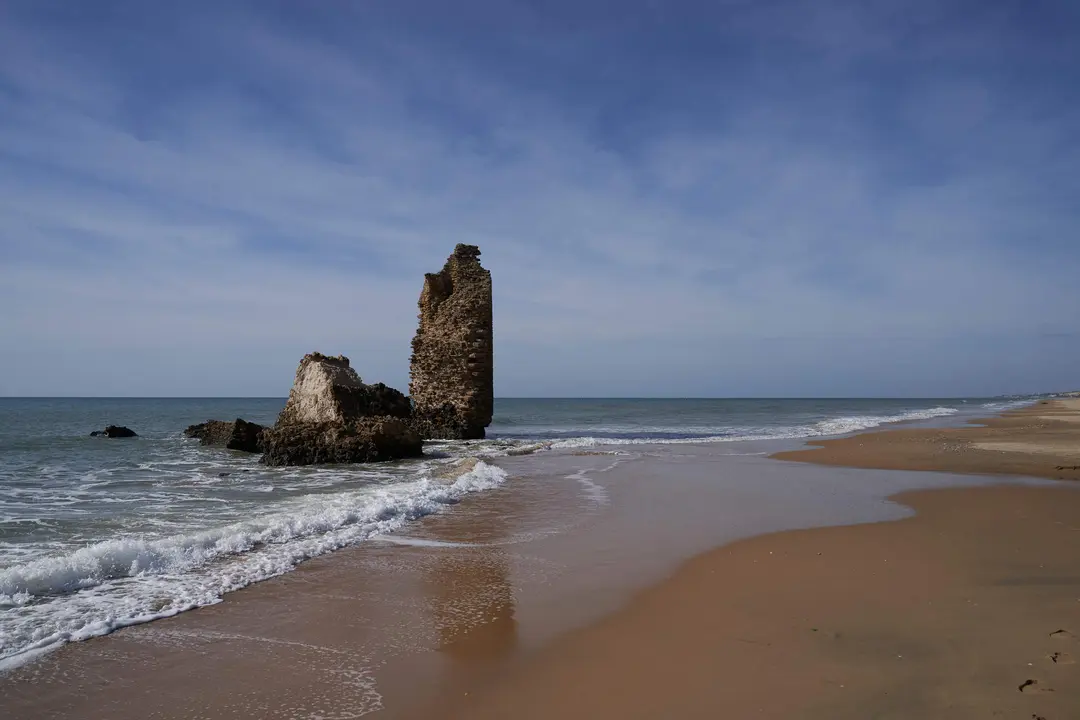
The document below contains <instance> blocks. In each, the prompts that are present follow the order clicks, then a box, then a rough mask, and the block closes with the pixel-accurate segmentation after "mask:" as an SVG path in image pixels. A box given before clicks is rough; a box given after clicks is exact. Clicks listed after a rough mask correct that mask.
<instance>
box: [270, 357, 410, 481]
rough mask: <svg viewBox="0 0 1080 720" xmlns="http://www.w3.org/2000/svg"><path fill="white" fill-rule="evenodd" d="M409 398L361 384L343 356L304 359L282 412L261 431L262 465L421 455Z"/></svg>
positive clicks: (368, 460) (364, 460)
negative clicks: (410, 416)
mask: <svg viewBox="0 0 1080 720" xmlns="http://www.w3.org/2000/svg"><path fill="white" fill-rule="evenodd" d="M411 410H412V407H411V404H410V403H409V399H408V398H407V397H405V395H403V394H402V393H400V392H399V391H397V390H394V389H393V388H390V387H387V386H386V385H383V384H382V383H378V384H375V385H366V384H364V382H363V381H362V380H361V379H360V376H359V375H357V374H356V371H355V370H353V369H352V367H351V366H350V364H349V359H348V358H347V357H345V356H344V355H338V356H336V357H334V356H328V355H323V354H322V353H311V354H309V355H305V356H304V358H303V359H302V360H301V361H300V367H299V368H297V370H296V379H295V380H294V381H293V387H292V390H290V391H289V400H288V402H286V403H285V409H283V410H282V411H281V414H280V415H279V416H278V420H277V423H276V424H275V425H274V427H272V428H267V429H266V430H264V431H263V433H262V447H263V458H262V460H263V462H264V463H266V464H267V465H313V464H318V463H354V462H375V461H380V460H394V459H398V458H407V457H420V456H421V455H422V454H423V451H422V449H421V440H420V436H419V435H418V434H417V433H416V432H415V431H414V430H413V429H412V428H411V427H410V426H409V425H408V423H407V420H408V418H409V415H410V414H411Z"/></svg>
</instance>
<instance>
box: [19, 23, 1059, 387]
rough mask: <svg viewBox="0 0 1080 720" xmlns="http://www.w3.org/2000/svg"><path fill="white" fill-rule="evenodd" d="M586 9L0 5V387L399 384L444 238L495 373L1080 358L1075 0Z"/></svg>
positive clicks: (1048, 380)
mask: <svg viewBox="0 0 1080 720" xmlns="http://www.w3.org/2000/svg"><path fill="white" fill-rule="evenodd" d="M579 5H580V4H575V12H576V11H577V10H581V12H580V13H578V14H569V13H564V12H563V10H562V9H561V7H560V5H559V4H555V5H552V6H551V7H550V8H548V9H547V10H545V11H544V12H540V11H538V10H535V9H530V8H529V6H526V5H515V4H510V3H505V4H504V3H500V4H499V6H498V9H493V8H488V7H484V8H481V7H480V5H470V4H468V3H466V4H465V5H463V6H460V7H458V8H457V9H456V10H455V16H454V17H453V18H451V17H449V16H446V17H444V16H443V15H441V13H442V12H443V10H440V9H439V8H438V7H435V6H425V5H422V4H418V3H404V4H401V5H400V7H398V8H397V9H396V10H391V9H389V6H388V5H379V4H358V5H354V6H349V7H337V8H334V9H329V8H323V9H315V8H306V9H304V10H303V11H301V10H299V9H298V7H297V6H286V7H277V8H276V9H272V8H274V7H275V6H273V5H272V4H265V5H263V4H260V5H250V6H249V5H245V4H239V3H237V4H228V6H227V7H225V8H222V7H219V6H218V5H217V4H214V5H203V4H201V3H189V4H185V5H184V6H183V7H182V8H180V7H179V6H178V7H176V8H172V9H169V10H168V11H167V12H168V13H170V16H168V17H164V16H162V15H161V14H160V13H162V12H166V11H165V10H162V9H160V8H157V9H154V10H151V9H149V8H147V7H143V6H142V5H139V4H135V5H129V4H123V3H116V4H113V3H100V4H96V5H95V6H94V7H93V8H79V9H76V8H73V7H70V6H67V5H66V4H62V3H61V4H52V3H29V2H26V3H8V8H7V10H6V11H5V12H6V15H4V16H3V22H0V303H2V306H3V307H4V308H5V312H3V313H0V338H3V343H0V345H2V346H3V348H4V349H3V350H0V377H2V378H3V380H2V381H0V393H11V394H69V393H70V394H201V393H211V394H283V393H284V392H285V391H286V390H287V385H288V381H289V378H290V377H291V370H292V367H293V366H294V364H295V362H296V361H297V359H298V358H299V356H300V355H301V354H302V353H303V352H307V351H309V350H311V349H316V348H318V349H322V350H324V351H327V352H339V351H342V352H346V353H347V354H350V355H351V356H353V357H354V361H355V364H357V365H358V366H359V367H360V370H361V372H362V374H364V375H365V376H368V377H371V378H372V379H379V380H386V381H388V382H391V383H394V384H397V385H399V386H403V385H405V384H406V380H405V375H406V372H407V355H408V338H409V336H410V335H411V333H412V330H413V327H414V323H415V302H416V297H417V295H418V292H419V284H420V283H419V280H420V276H421V275H420V274H421V273H422V272H425V271H430V270H434V269H436V268H437V267H438V266H439V265H440V264H441V262H442V261H443V259H444V258H445V256H446V255H447V253H448V252H449V250H450V249H451V248H452V247H453V245H454V244H455V243H457V242H471V243H476V244H479V245H480V246H481V247H482V249H483V251H484V256H483V259H484V261H485V263H486V264H487V265H488V266H489V267H491V268H492V270H493V272H494V274H495V283H496V323H497V334H498V337H499V348H498V350H499V352H498V358H497V383H498V387H497V392H498V393H499V394H503V395H521V394H534V393H537V394H588V395H604V394H631V395H640V394H764V393H769V392H770V389H775V390H772V392H776V393H782V394H790V393H796V394H817V393H824V392H829V393H840V394H856V393H876V394H891V393H907V394H912V393H914V394H919V393H926V394H941V393H948V392H950V388H955V391H952V392H956V393H959V394H962V393H968V392H998V391H1002V392H1003V391H1009V390H1026V389H1035V388H1040V387H1042V388H1048V387H1053V386H1055V385H1060V384H1067V383H1073V384H1080V376H1078V375H1077V373H1078V372H1080V362H1074V363H1073V364H1072V365H1071V366H1067V363H1062V362H1061V361H1060V360H1059V359H1058V358H1059V357H1060V356H1061V355H1062V353H1065V354H1069V353H1073V357H1074V359H1075V357H1076V356H1077V355H1076V354H1077V352H1078V351H1080V346H1077V345H1076V343H1075V337H1074V336H1072V335H1069V333H1071V332H1073V331H1074V329H1075V323H1076V318H1077V317H1080V289H1078V287H1077V284H1076V283H1075V282H1073V281H1072V280H1071V279H1069V278H1067V277H1064V276H1063V275H1064V270H1065V269H1066V268H1068V267H1075V266H1077V264H1078V261H1080V249H1078V248H1080V243H1077V242H1076V236H1077V235H1076V234H1077V228H1078V226H1080V225H1078V211H1077V209H1076V208H1077V207H1078V206H1077V204H1076V202H1075V199H1076V198H1077V197H1078V196H1080V178H1078V177H1077V176H1076V175H1075V168H1076V167H1080V145H1078V142H1077V138H1076V135H1075V130H1074V129H1073V128H1075V127H1077V126H1080V122H1078V121H1080V97H1078V91H1077V90H1075V88H1076V87H1080V83H1072V80H1077V79H1078V78H1076V77H1075V76H1076V75H1077V70H1076V69H1075V68H1077V67H1080V57H1077V51H1075V50H1072V49H1070V46H1069V44H1068V43H1067V41H1066V36H1063V35H1061V34H1060V25H1061V24H1063V23H1069V22H1073V23H1076V21H1077V18H1076V17H1075V13H1073V14H1069V12H1070V11H1068V8H1063V9H1061V13H1062V15H1061V17H1043V18H1042V19H1041V21H1039V22H1036V21H1035V20H1034V19H1032V18H1030V17H1027V18H1026V19H1025V23H1020V24H1019V25H1018V24H1017V22H1016V21H1015V18H1014V17H1013V16H1012V15H1010V14H1009V13H1002V12H1001V11H995V12H987V13H981V14H977V15H975V16H970V15H963V13H961V10H962V9H963V8H962V7H961V5H960V4H956V3H933V4H931V3H927V4H926V5H925V7H922V8H921V9H920V12H908V11H906V10H905V11H904V12H901V10H903V8H902V7H901V5H900V4H898V3H892V2H883V3H877V4H873V5H865V4H852V3H841V2H830V3H813V4H810V3H770V4H763V3H743V2H730V3H724V4H720V5H716V6H715V7H711V8H710V9H708V10H705V9H702V8H700V7H698V8H697V9H693V8H691V7H690V6H689V5H687V6H686V7H684V8H678V9H675V8H674V7H669V6H668V5H664V6H663V7H661V6H658V5H655V4H653V5H649V4H645V5H642V6H641V7H640V8H633V7H626V8H624V6H623V5H620V6H619V7H620V12H619V14H618V18H619V19H618V21H615V19H614V18H613V16H612V15H611V12H612V8H610V7H606V6H605V5H603V4H597V5H595V6H592V5H588V6H587V7H585V8H579V7H578V6H579ZM856 6H857V8H856ZM395 7H396V6H395ZM853 9H858V12H853ZM419 11H425V12H427V11H430V14H431V15H432V16H433V17H428V18H425V16H424V14H423V13H421V12H419ZM1031 12H1034V11H1031ZM396 13H399V14H396ZM808 13H809V14H808ZM574 18H578V20H579V21H580V25H575V24H574V22H573V19H574ZM436 20H438V21H439V22H441V21H442V20H445V23H444V24H442V25H440V24H439V22H436ZM961 20H963V22H961ZM604 21H607V22H604ZM1073 27H1074V28H1075V27H1080V23H1077V24H1074V25H1073ZM1054 28H1057V29H1054ZM1003 54H1004V55H1005V56H1006V57H1004V58H1003V57H1002V55H1003ZM1006 69H1007V70H1006ZM8 308H10V311H8V310H7V309H8ZM1050 336H1055V337H1057V339H1055V340H1054V341H1053V342H1056V343H1057V345H1056V346H1055V347H1054V348H1052V349H1047V352H1043V353H1039V352H1034V353H1031V352H1027V351H1023V352H1021V351H1020V350H1018V349H1017V348H1018V347H1020V346H1021V345H1032V344H1034V345H1038V344H1039V343H1041V342H1048V341H1047V340H1046V338H1048V337H1050ZM1070 337H1071V338H1073V340H1072V341H1070V340H1068V339H1067V338H1070ZM1040 338H1042V339H1040ZM1060 338H1066V339H1064V340H1062V339H1060ZM1062 343H1064V345H1062ZM1070 343H1071V344H1070ZM777 348H781V350H779V351H778V350H777ZM1044 349H1045V348H1044ZM1050 350H1052V352H1051V351H1050ZM1050 356H1052V357H1050ZM132 359H137V360H138V362H139V363H140V370H139V372H138V373H136V374H135V375H136V376H135V377H129V376H130V375H131V373H130V371H129V370H130V368H129V367H128V365H127V363H128V362H129V361H131V360H132ZM866 367H869V368H874V367H876V368H878V369H879V370H880V372H865V371H863V370H860V369H859V368H866Z"/></svg>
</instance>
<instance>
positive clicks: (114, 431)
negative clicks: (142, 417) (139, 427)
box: [90, 425, 139, 438]
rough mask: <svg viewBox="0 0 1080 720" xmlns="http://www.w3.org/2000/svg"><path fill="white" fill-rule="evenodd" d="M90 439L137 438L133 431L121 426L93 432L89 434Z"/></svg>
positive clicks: (112, 426)
mask: <svg viewBox="0 0 1080 720" xmlns="http://www.w3.org/2000/svg"><path fill="white" fill-rule="evenodd" d="M90 437H107V438H133V437H139V436H138V435H137V434H136V433H135V431H134V430H132V429H131V428H127V427H124V426H123V425H109V426H107V427H106V428H105V429H104V430H95V431H94V432H92V433H90Z"/></svg>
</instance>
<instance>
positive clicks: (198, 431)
mask: <svg viewBox="0 0 1080 720" xmlns="http://www.w3.org/2000/svg"><path fill="white" fill-rule="evenodd" d="M264 430H266V428H264V427H263V426H262V425H259V424H257V423H252V422H248V421H247V420H243V419H241V418H236V420H233V421H232V422H225V421H224V420H207V421H206V422H204V423H199V424H198V425H192V426H190V427H188V429H187V430H184V435H186V436H187V437H189V438H198V440H199V442H200V444H202V445H211V446H214V447H223V448H228V449H229V450H241V451H243V452H250V453H257V452H262V451H263V446H262V434H263V431H264Z"/></svg>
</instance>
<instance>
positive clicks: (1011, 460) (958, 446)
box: [771, 397, 1080, 480]
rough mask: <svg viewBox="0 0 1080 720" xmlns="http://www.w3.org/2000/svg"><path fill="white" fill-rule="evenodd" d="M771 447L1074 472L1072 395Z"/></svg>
mask: <svg viewBox="0 0 1080 720" xmlns="http://www.w3.org/2000/svg"><path fill="white" fill-rule="evenodd" d="M806 445H807V447H804V448H801V449H798V450H789V451H784V452H779V453H775V454H773V455H772V456H771V457H773V458H775V459H777V460H787V461H795V462H803V463H813V464H818V465H830V466H837V467H858V468H868V469H877V470H919V471H927V470H929V471H935V472H948V473H957V474H977V475H1010V476H1018V477H1041V478H1047V479H1050V480H1080V398H1071V397H1070V398H1062V399H1056V400H1041V401H1038V402H1036V403H1035V404H1033V405H1028V406H1026V407H1023V408H1018V409H1016V410H1009V411H1007V412H1005V413H1002V414H1001V415H998V416H995V417H989V418H975V419H972V420H970V421H968V424H967V425H965V426H962V427H952V428H888V429H881V430H877V431H872V432H866V433H860V434H858V435H852V436H848V437H842V438H837V439H832V440H810V441H808V442H807V443H806Z"/></svg>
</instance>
